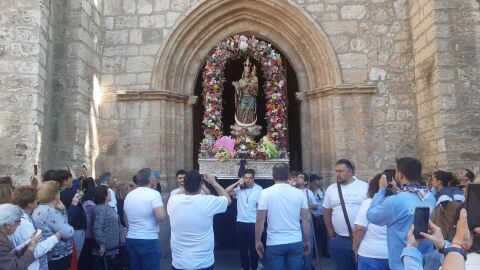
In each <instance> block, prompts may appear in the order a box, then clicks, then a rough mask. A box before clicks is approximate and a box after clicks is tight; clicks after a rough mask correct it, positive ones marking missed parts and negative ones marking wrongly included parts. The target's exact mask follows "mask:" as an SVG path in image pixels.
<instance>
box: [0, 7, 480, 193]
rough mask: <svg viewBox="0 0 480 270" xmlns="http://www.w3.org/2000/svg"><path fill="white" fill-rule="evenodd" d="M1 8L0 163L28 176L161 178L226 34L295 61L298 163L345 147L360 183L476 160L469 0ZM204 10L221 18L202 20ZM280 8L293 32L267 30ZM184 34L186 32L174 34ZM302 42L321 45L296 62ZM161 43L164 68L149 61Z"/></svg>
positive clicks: (475, 60) (322, 165) (474, 21)
mask: <svg viewBox="0 0 480 270" xmlns="http://www.w3.org/2000/svg"><path fill="white" fill-rule="evenodd" d="M272 3H274V4H272ZM0 8H1V11H0V87H1V88H2V90H4V89H5V90H4V91H2V92H1V93H0V100H1V101H3V103H4V104H5V107H4V109H3V110H1V111H0V115H1V117H0V119H1V120H0V138H1V139H2V140H3V143H2V144H1V145H0V152H1V153H2V154H1V155H0V173H1V174H8V175H13V176H16V177H18V179H26V178H27V177H28V176H29V175H30V174H31V167H32V165H33V164H35V163H38V164H39V165H40V166H41V169H42V170H43V171H44V170H45V169H47V168H64V166H65V164H66V163H72V164H81V163H87V165H88V167H90V168H92V169H93V170H95V169H96V170H97V171H103V170H113V171H114V173H116V174H118V175H119V176H121V178H122V179H129V178H130V177H131V176H132V175H133V173H135V172H136V171H137V170H138V169H139V168H140V167H143V166H150V167H154V168H160V169H161V170H162V177H163V182H162V184H163V185H164V186H165V188H166V190H167V189H169V188H170V187H171V186H173V185H174V181H173V178H174V174H175V170H176V169H178V168H182V167H184V168H186V169H189V168H191V167H192V165H193V164H192V158H191V156H192V155H195V154H196V153H193V152H192V151H193V150H192V145H191V144H192V143H191V142H192V134H191V133H192V132H191V126H192V123H191V122H192V113H191V105H192V103H193V102H194V98H193V97H192V96H193V87H194V85H195V82H194V80H195V79H196V78H197V76H198V72H200V68H201V64H202V61H203V59H204V58H203V57H204V56H205V55H206V54H207V53H208V52H209V50H211V49H212V48H213V46H214V45H215V43H216V42H217V41H219V40H221V39H223V38H225V37H227V36H228V35H231V34H235V33H239V31H240V32H241V31H243V32H247V33H249V34H254V35H256V36H258V37H260V38H263V39H265V40H266V41H268V42H271V43H273V44H274V45H275V46H276V47H278V48H281V50H282V53H283V54H284V55H285V56H286V57H287V58H288V59H289V61H290V63H291V64H292V67H293V68H294V69H295V71H296V75H297V78H298V80H299V82H298V83H299V90H300V92H301V94H300V95H299V98H300V99H302V101H301V108H300V110H301V121H302V145H303V148H304V157H303V163H304V169H306V170H308V171H311V172H318V173H321V174H322V175H324V176H328V177H330V176H332V173H333V170H332V168H333V163H334V162H335V160H337V159H339V158H343V157H347V158H351V159H352V160H354V161H355V162H356V163H357V169H358V174H359V175H360V176H361V177H362V178H367V177H368V176H371V175H373V174H374V173H376V172H379V171H381V170H383V169H385V168H387V167H392V166H393V165H394V158H395V157H399V156H405V155H411V156H419V157H420V158H421V159H422V161H423V162H424V163H425V165H426V168H427V170H429V169H431V168H432V167H433V166H434V164H435V162H436V161H438V162H439V164H440V166H442V167H448V168H452V169H455V168H456V167H459V166H461V165H464V164H465V165H467V166H470V165H476V164H472V163H474V162H475V161H477V160H478V158H479V155H480V154H479V153H480V149H479V147H480V142H479V141H478V140H479V137H480V136H479V134H480V131H479V128H478V126H479V121H480V120H479V119H480V118H479V115H478V114H479V113H478V110H475V108H478V105H480V101H479V97H478V90H477V89H479V85H478V84H479V81H480V80H478V68H479V67H480V58H479V57H478V53H479V52H480V49H479V48H480V27H479V21H480V15H479V7H478V1H476V0H468V1H467V0H462V1H461V0H295V1H284V0H278V1H275V2H271V1H267V0H257V1H253V0H238V1H230V0H224V1H207V2H205V1H200V0H66V1H64V0H42V1H40V2H38V1H33V0H16V1H13V0H4V1H2V2H1V3H0ZM209 8H210V9H209ZM199 9H201V10H202V11H203V10H205V13H203V14H197V13H196V11H198V10H199ZM269 10H275V14H276V13H277V12H278V14H280V15H276V16H274V15H275V14H272V12H270V13H269V12H268V11H269ZM246 11H248V12H246ZM216 12H223V13H224V14H225V15H223V16H222V17H220V18H217V20H221V21H223V20H224V21H225V23H224V24H221V25H216V26H215V27H214V28H208V26H210V25H215V22H212V21H211V20H209V18H213V17H215V13H216ZM192 14H194V15H192ZM292 14H295V16H297V17H302V19H303V20H302V19H297V20H296V18H291V17H295V16H292ZM237 16H241V17H242V18H245V21H235V17H237ZM278 16H283V19H284V20H286V19H288V20H290V21H291V23H292V25H291V26H288V27H291V28H293V27H295V29H296V31H297V32H298V33H301V35H302V36H303V37H304V38H303V39H302V38H297V39H295V38H292V34H291V33H290V32H289V33H286V32H288V31H290V30H291V29H282V31H283V34H282V32H281V31H279V29H275V28H274V27H273V26H275V25H281V23H282V22H281V21H278V20H280V19H282V18H279V17H278ZM259 18H261V19H259ZM183 22H188V24H189V25H185V24H186V23H183ZM196 22H197V25H195V23H196ZM307 24H308V25H307ZM288 27H287V28H288ZM189 29H193V30H191V31H190V32H188V31H189ZM235 29H237V30H238V29H243V30H238V31H235ZM312 29H313V30H312ZM312 31H313V32H312ZM182 32H185V33H183V35H184V37H188V38H186V39H183V40H174V41H172V40H173V39H171V37H172V36H175V35H177V36H181V35H182V34H179V33H182ZM206 35H208V36H209V37H210V39H211V40H208V41H205V40H204V38H205V36H206ZM187 39H188V42H187ZM314 39H316V40H315V41H318V42H320V43H321V46H320V45H319V46H318V47H316V44H315V42H312V40H314ZM197 40H198V41H199V42H200V40H201V42H202V43H201V44H202V47H201V48H198V46H199V44H200V43H198V42H197V43H196V41H197ZM169 41H170V43H173V45H172V44H170V43H169ZM167 46H171V47H170V48H167ZM322 46H323V47H322ZM319 48H321V50H319ZM167 49H168V50H170V51H167ZM312 51H315V52H318V51H319V52H320V53H317V54H315V55H314V57H318V58H316V59H315V60H314V61H313V60H310V63H309V60H308V59H307V60H306V59H304V58H305V56H307V55H309V53H311V52H312ZM172 52H173V53H172ZM166 53H172V55H168V56H166V58H167V59H168V60H169V61H170V62H168V61H167V62H165V63H169V64H171V65H174V66H175V68H177V69H171V68H169V67H168V66H167V67H164V66H161V65H160V62H159V61H160V60H159V59H162V57H164V56H165V55H164V54H166ZM173 54H176V55H177V56H176V55H173ZM191 54H195V55H194V56H192V55H191ZM185 59H191V61H190V62H188V61H187V62H185ZM302 61H303V62H302ZM313 62H314V63H313ZM178 63H183V64H182V66H179V65H178ZM305 63H306V64H305ZM309 65H310V66H309ZM162 72H163V74H162ZM309 72H310V73H309ZM158 78H160V79H158ZM162 80H164V81H165V83H164V84H162V83H159V82H161V81H162ZM183 80H187V81H188V82H182V81H183ZM132 91H133V92H134V94H132V95H129V94H128V93H132ZM141 91H147V92H150V93H151V94H139V93H140V92H141ZM119 92H125V93H126V94H119ZM46 119H47V120H46ZM97 175H98V173H97Z"/></svg>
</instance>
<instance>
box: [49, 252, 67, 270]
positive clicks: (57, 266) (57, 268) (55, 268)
mask: <svg viewBox="0 0 480 270" xmlns="http://www.w3.org/2000/svg"><path fill="white" fill-rule="evenodd" d="M71 260H72V254H70V255H68V256H65V257H63V258H61V259H60V260H55V261H49V262H48V269H50V270H68V269H70V261H71Z"/></svg>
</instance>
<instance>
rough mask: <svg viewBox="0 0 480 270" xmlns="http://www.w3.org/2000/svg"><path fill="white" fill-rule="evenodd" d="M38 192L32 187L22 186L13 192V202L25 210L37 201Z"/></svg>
mask: <svg viewBox="0 0 480 270" xmlns="http://www.w3.org/2000/svg"><path fill="white" fill-rule="evenodd" d="M37 192H38V191H37V189H36V188H34V187H32V186H20V187H18V188H16V189H15V191H13V196H12V201H13V203H14V204H16V205H18V206H20V208H22V209H23V208H25V207H27V205H28V204H30V203H32V202H34V201H35V200H36V199H37Z"/></svg>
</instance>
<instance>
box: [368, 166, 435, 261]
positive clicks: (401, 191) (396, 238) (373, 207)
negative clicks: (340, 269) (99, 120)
mask: <svg viewBox="0 0 480 270" xmlns="http://www.w3.org/2000/svg"><path fill="white" fill-rule="evenodd" d="M396 162H397V168H396V170H395V174H394V179H392V180H390V182H389V181H387V176H386V175H385V174H383V175H382V178H381V179H380V183H379V187H380V189H379V190H378V192H377V193H376V194H375V196H374V197H373V200H372V203H371V204H370V208H369V209H368V211H367V219H368V221H369V222H371V223H373V224H375V225H378V226H384V225H387V244H388V254H389V259H388V264H389V266H390V269H392V270H397V269H402V270H403V269H404V268H403V265H402V263H401V261H400V255H401V253H402V250H403V249H404V248H405V247H406V245H407V240H406V237H405V236H406V235H407V232H408V230H409V228H410V226H411V225H412V224H413V219H414V213H415V208H417V207H428V208H430V210H431V209H433V208H434V207H435V197H434V195H433V194H432V193H431V191H430V189H429V188H427V187H426V186H422V185H420V184H419V182H420V180H421V177H422V175H421V173H422V164H421V163H420V161H419V160H418V159H415V158H410V157H404V158H399V159H397V160H396ZM393 180H394V181H393ZM399 186H400V187H401V188H398V187H399ZM387 189H389V190H390V191H391V192H392V193H393V194H396V195H394V196H388V197H386V194H387ZM418 249H419V250H420V252H422V253H423V254H426V253H429V252H431V251H432V250H433V246H432V242H431V241H421V243H420V244H419V246H418Z"/></svg>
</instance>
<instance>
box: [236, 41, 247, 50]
mask: <svg viewBox="0 0 480 270" xmlns="http://www.w3.org/2000/svg"><path fill="white" fill-rule="evenodd" d="M238 48H239V49H240V50H241V51H245V50H247V49H248V44H247V42H245V41H242V42H240V44H239V45H238Z"/></svg>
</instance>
